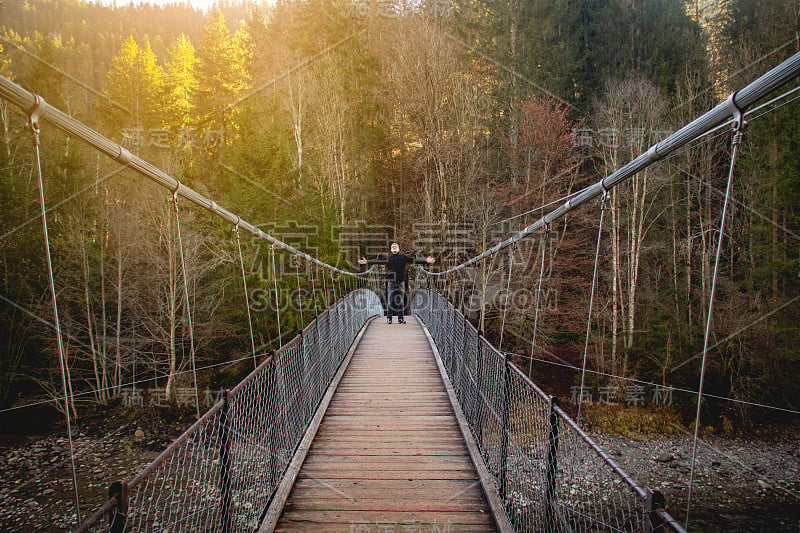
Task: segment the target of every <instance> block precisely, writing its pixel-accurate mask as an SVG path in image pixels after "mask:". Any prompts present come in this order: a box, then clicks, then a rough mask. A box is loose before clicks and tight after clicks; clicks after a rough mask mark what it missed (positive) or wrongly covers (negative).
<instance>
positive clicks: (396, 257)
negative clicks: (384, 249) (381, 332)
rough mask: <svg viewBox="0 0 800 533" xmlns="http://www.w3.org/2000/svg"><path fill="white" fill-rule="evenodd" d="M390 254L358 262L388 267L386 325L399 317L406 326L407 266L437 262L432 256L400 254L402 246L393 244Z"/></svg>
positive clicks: (399, 320)
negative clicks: (394, 316) (395, 317)
mask: <svg viewBox="0 0 800 533" xmlns="http://www.w3.org/2000/svg"><path fill="white" fill-rule="evenodd" d="M389 251H391V253H390V254H387V255H384V256H379V257H377V258H376V259H370V260H369V261H367V260H366V259H365V258H363V257H362V258H361V259H359V260H358V264H359V265H386V271H387V273H388V282H387V288H386V323H387V324H391V323H392V315H397V321H398V322H399V323H400V324H405V323H406V321H405V319H404V318H403V315H404V314H405V298H406V265H407V264H409V263H414V264H417V265H424V264H428V265H432V264H433V263H435V262H436V259H434V258H433V257H431V256H428V257H426V258H425V259H422V258H420V257H411V256H409V255H405V254H401V253H400V245H399V244H397V243H396V242H393V243H392V245H391V246H390V247H389Z"/></svg>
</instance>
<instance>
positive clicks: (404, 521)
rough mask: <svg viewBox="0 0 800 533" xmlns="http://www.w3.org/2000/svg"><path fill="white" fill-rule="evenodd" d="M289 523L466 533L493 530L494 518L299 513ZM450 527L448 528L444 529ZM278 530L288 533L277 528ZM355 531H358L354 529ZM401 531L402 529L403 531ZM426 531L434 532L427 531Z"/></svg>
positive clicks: (307, 528)
mask: <svg viewBox="0 0 800 533" xmlns="http://www.w3.org/2000/svg"><path fill="white" fill-rule="evenodd" d="M288 520H290V521H292V522H294V523H295V524H301V523H303V522H305V523H306V524H308V525H307V526H305V527H304V528H303V529H293V531H327V529H324V528H321V527H319V526H318V525H315V524H320V523H325V524H331V523H333V524H337V523H338V524H351V525H352V524H375V525H378V524H387V525H397V526H398V527H401V526H402V525H415V524H420V525H434V524H438V525H439V526H440V529H439V531H452V532H457V531H463V529H462V528H461V526H462V525H471V526H478V525H480V526H483V529H480V531H491V530H492V517H491V515H490V514H487V513H480V512H478V513H452V512H432V511H425V512H421V511H347V512H345V511H335V510H330V511H297V512H293V513H291V517H289V518H288ZM447 525H449V526H450V528H449V529H445V527H446V526H447ZM276 531H286V530H285V529H282V528H281V524H279V525H278V528H277V529H276ZM355 531H358V530H357V529H355ZM401 531H402V529H401ZM423 531H431V529H430V528H425V529H424V530H423Z"/></svg>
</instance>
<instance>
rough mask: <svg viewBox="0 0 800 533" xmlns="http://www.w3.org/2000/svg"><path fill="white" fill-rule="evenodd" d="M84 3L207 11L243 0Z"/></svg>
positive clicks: (97, 0) (106, 0) (102, 0)
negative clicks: (143, 5) (178, 7)
mask: <svg viewBox="0 0 800 533" xmlns="http://www.w3.org/2000/svg"><path fill="white" fill-rule="evenodd" d="M84 1H85V2H86V3H97V4H100V5H103V6H116V7H124V6H127V5H130V4H133V5H136V6H138V5H142V4H151V5H156V6H167V5H175V4H178V5H180V4H184V5H185V4H188V5H190V6H192V7H194V8H196V9H199V10H201V11H208V10H209V9H212V8H213V7H214V6H217V5H219V4H225V3H227V4H241V3H242V2H243V1H244V0H227V2H226V0H84Z"/></svg>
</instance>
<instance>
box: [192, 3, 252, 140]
mask: <svg viewBox="0 0 800 533" xmlns="http://www.w3.org/2000/svg"><path fill="white" fill-rule="evenodd" d="M247 64H248V57H247V46H246V34H245V32H244V31H239V32H236V33H235V34H233V35H232V34H231V32H230V31H229V30H228V27H227V25H226V24H225V17H224V15H223V14H222V12H221V11H217V12H216V13H215V14H214V15H213V16H212V18H211V20H210V21H209V23H208V24H207V25H206V26H205V27H204V28H203V39H202V43H201V45H200V48H199V49H198V51H197V64H196V73H197V74H196V76H197V79H198V80H200V81H201V83H200V85H199V87H198V89H197V94H196V103H197V108H196V115H195V124H196V126H197V133H198V141H199V142H201V143H202V144H203V145H204V146H205V147H206V148H214V147H215V146H218V145H219V144H220V143H221V142H222V143H225V144H228V143H230V142H231V141H232V140H233V138H234V137H235V135H236V131H237V128H236V118H237V116H238V115H239V113H240V111H241V109H240V108H239V107H238V106H237V104H238V99H239V98H241V97H242V96H244V94H245V91H246V90H247V89H248V88H249V87H250V77H249V75H248V72H247Z"/></svg>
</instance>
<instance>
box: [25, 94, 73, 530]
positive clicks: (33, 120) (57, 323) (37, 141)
mask: <svg viewBox="0 0 800 533" xmlns="http://www.w3.org/2000/svg"><path fill="white" fill-rule="evenodd" d="M42 102H43V101H41V102H40V101H39V99H38V97H37V100H36V104H35V107H34V108H33V111H31V113H30V115H29V117H28V126H29V127H30V128H31V131H32V132H33V151H34V159H35V161H34V163H35V165H36V179H37V183H38V186H39V208H40V210H41V214H42V235H43V237H44V249H45V257H46V259H47V279H48V283H49V285H50V300H51V303H52V308H53V325H54V327H55V332H56V352H57V354H58V363H59V365H60V367H61V386H62V388H63V389H64V416H65V419H66V422H67V440H68V442H69V457H70V465H71V470H72V489H73V491H74V495H75V517H76V518H77V521H78V524H80V523H81V498H80V494H79V492H78V475H77V471H76V467H75V444H74V443H73V441H72V417H71V416H70V410H71V409H72V402H71V401H70V397H71V395H70V387H68V385H67V355H66V353H65V351H64V339H63V335H62V331H61V320H60V319H59V316H58V299H57V297H56V281H55V276H54V274H53V258H52V256H51V254H50V233H49V232H48V229H47V206H46V204H45V200H44V179H43V178H42V158H41V153H40V152H41V136H40V133H41V130H40V129H39V106H40V105H41V103H42Z"/></svg>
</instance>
